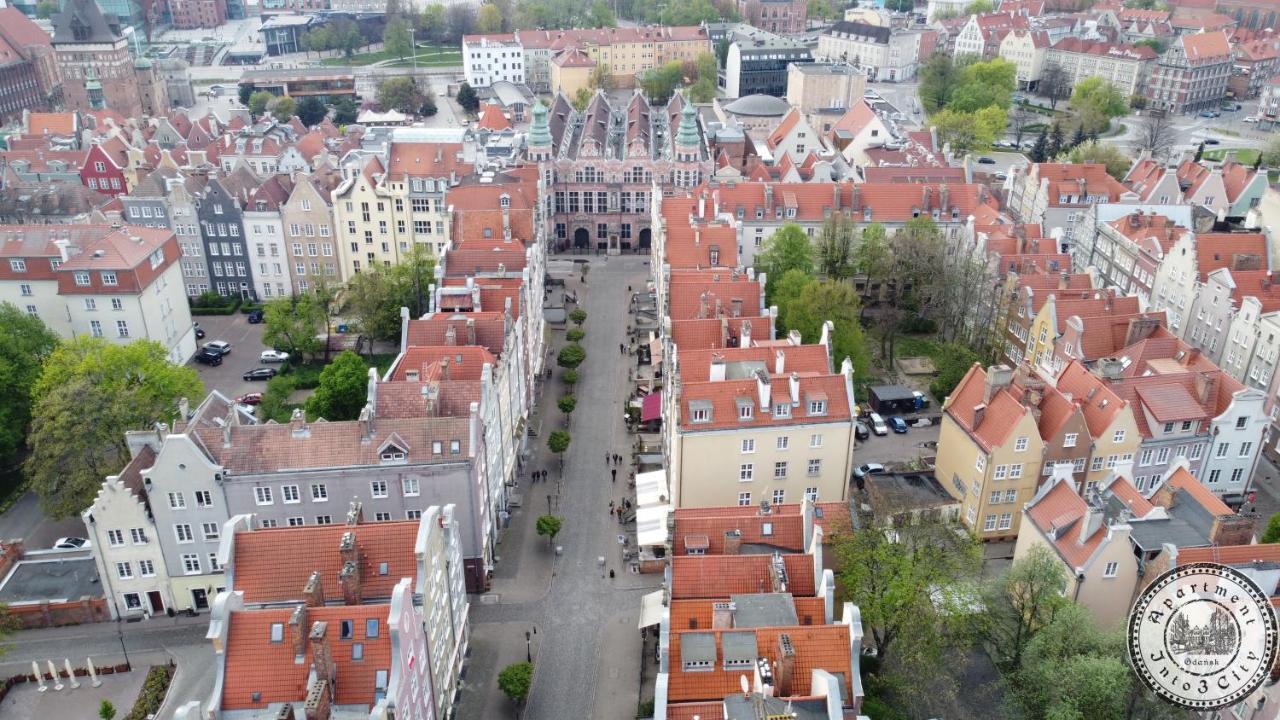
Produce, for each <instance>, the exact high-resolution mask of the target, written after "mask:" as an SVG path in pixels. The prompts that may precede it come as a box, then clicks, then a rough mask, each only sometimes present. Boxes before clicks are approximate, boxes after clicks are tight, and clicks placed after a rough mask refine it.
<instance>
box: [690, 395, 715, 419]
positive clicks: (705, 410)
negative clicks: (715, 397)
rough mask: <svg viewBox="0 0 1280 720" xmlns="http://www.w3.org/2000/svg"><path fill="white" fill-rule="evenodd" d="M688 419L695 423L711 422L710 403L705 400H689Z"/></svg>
mask: <svg viewBox="0 0 1280 720" xmlns="http://www.w3.org/2000/svg"><path fill="white" fill-rule="evenodd" d="M689 419H690V420H691V421H692V422H695V423H708V422H711V403H709V402H707V401H706V400H691V401H689Z"/></svg>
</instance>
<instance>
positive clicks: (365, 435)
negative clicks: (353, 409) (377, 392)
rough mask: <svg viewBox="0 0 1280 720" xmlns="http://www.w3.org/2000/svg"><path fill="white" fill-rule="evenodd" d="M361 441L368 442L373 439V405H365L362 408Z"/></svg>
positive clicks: (360, 420)
mask: <svg viewBox="0 0 1280 720" xmlns="http://www.w3.org/2000/svg"><path fill="white" fill-rule="evenodd" d="M359 422H360V442H361V443H364V444H368V442H369V441H370V440H372V439H373V406H372V405H367V404H366V405H365V406H364V407H362V408H360V419H359Z"/></svg>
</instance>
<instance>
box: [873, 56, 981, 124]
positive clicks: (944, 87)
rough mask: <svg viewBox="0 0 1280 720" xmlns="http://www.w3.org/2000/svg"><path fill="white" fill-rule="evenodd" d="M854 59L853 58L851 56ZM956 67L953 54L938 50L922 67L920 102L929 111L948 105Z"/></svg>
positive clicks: (919, 91) (935, 110)
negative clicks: (952, 57)
mask: <svg viewBox="0 0 1280 720" xmlns="http://www.w3.org/2000/svg"><path fill="white" fill-rule="evenodd" d="M849 59H852V58H849ZM955 76H956V68H955V63H954V62H952V60H951V56H950V55H948V54H946V53H944V52H936V53H934V54H933V55H930V56H929V59H928V60H926V61H925V63H924V67H922V68H920V89H919V90H918V93H919V96H920V103H921V105H923V106H924V110H925V112H927V113H930V114H932V113H934V112H937V111H938V110H941V109H942V108H943V107H944V106H946V104H947V101H948V100H950V99H951V90H952V88H953V87H954V86H955V83H956V77H955Z"/></svg>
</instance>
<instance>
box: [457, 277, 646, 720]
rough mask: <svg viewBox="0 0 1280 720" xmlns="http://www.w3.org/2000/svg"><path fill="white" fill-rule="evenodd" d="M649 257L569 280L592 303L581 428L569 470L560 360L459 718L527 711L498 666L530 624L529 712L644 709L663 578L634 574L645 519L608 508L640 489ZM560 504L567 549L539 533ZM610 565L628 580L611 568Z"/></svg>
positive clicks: (607, 716)
mask: <svg viewBox="0 0 1280 720" xmlns="http://www.w3.org/2000/svg"><path fill="white" fill-rule="evenodd" d="M646 260H647V257H646V256H634V257H625V256H624V257H613V258H609V259H608V261H607V262H606V261H605V260H604V259H603V258H599V257H596V258H592V260H591V269H590V271H589V273H588V275H587V282H586V287H585V288H584V287H581V286H580V283H579V281H578V279H577V276H576V275H575V276H573V278H571V279H569V280H568V281H567V287H566V289H567V290H575V289H576V290H577V291H578V297H579V300H580V306H581V307H582V308H583V309H584V310H586V311H587V313H588V318H587V321H586V324H585V325H584V329H585V330H586V337H585V338H584V339H583V341H582V345H583V347H584V348H585V349H586V351H587V360H586V362H585V363H584V364H583V365H582V367H581V368H579V375H580V379H579V381H578V384H577V387H576V389H575V394H576V395H577V398H578V406H577V410H576V411H575V412H574V413H573V419H572V424H571V426H570V428H569V430H570V433H571V434H572V438H573V440H572V442H571V443H570V446H569V450H568V452H566V453H565V457H564V471H563V475H562V474H561V473H560V471H559V461H558V460H557V459H556V458H555V457H554V456H553V455H551V454H550V453H549V452H548V451H547V450H546V437H547V436H548V435H549V434H550V433H551V431H552V430H555V429H559V428H561V427H562V426H563V421H562V414H561V413H560V411H559V410H558V409H557V408H556V399H557V398H558V397H559V396H560V395H561V394H562V393H563V388H562V385H561V384H560V375H561V372H562V371H561V370H560V369H559V368H554V376H555V379H554V380H552V381H550V382H549V384H548V385H547V386H545V387H544V388H543V391H542V396H541V399H540V401H539V405H538V408H537V411H536V416H535V417H534V418H533V419H532V420H531V426H532V427H534V428H538V437H536V438H531V439H530V447H531V451H532V455H533V459H532V461H531V462H530V463H528V464H527V465H526V467H525V473H524V474H523V475H524V476H523V477H522V478H521V480H520V489H519V492H520V493H521V494H522V495H523V507H522V508H520V509H519V510H517V511H516V512H515V513H514V514H513V517H512V520H511V524H510V527H509V528H508V529H507V530H506V531H505V533H504V535H503V537H502V539H501V541H500V545H499V547H498V555H499V557H500V561H499V562H498V567H497V570H496V571H495V577H494V583H493V589H492V592H490V593H489V594H487V595H484V596H480V597H477V598H474V599H473V603H472V606H471V622H472V625H473V628H474V630H473V635H472V641H471V647H472V654H471V659H470V665H469V668H468V671H467V676H466V680H465V683H464V686H463V693H462V700H461V703H460V707H459V710H458V717H461V718H486V719H487V718H502V717H512V718H514V717H515V716H516V708H515V706H514V705H512V704H511V703H510V702H508V701H507V700H506V698H504V697H503V696H502V694H501V692H500V691H499V690H498V687H497V674H498V671H499V670H501V668H502V667H505V666H506V665H508V664H510V663H513V662H518V661H521V660H524V659H525V657H526V652H527V650H526V641H525V633H526V632H529V633H530V643H529V650H528V651H531V652H532V655H533V658H534V664H535V670H534V680H533V689H532V691H531V693H530V697H529V700H528V704H527V707H526V709H525V712H524V714H523V717H524V718H527V719H528V720H542V719H544V718H545V719H547V720H550V719H552V718H557V719H558V718H564V717H582V718H586V717H590V718H598V719H600V720H611V719H613V718H617V719H618V720H624V719H627V718H634V717H635V713H636V706H637V703H638V701H639V699H640V698H639V694H640V687H639V683H640V652H641V649H640V648H641V638H640V633H639V631H638V629H637V627H636V625H637V621H638V619H639V615H640V598H641V596H642V595H644V594H645V593H646V592H651V591H652V590H654V589H657V588H658V587H659V586H660V585H661V576H657V575H633V574H630V573H626V572H624V568H623V565H622V563H621V559H620V547H619V545H618V542H617V536H618V534H619V533H622V532H627V533H633V532H634V528H633V527H630V526H628V527H627V528H625V529H624V528H623V526H621V525H619V524H618V521H617V520H616V519H615V518H614V517H613V516H612V515H611V514H610V513H609V512H608V511H609V501H610V499H612V500H614V501H620V500H621V499H622V498H623V497H625V496H627V495H628V494H629V493H631V492H632V491H631V490H630V488H628V486H627V483H626V481H625V478H626V477H627V476H628V475H629V471H630V468H629V467H628V466H627V463H628V462H629V461H630V458H631V452H630V450H631V447H630V442H631V440H630V436H629V435H628V434H627V431H626V426H625V424H624V423H623V409H624V403H625V401H626V392H627V388H628V385H629V380H628V368H629V364H630V363H631V362H633V360H632V359H631V358H630V357H626V358H624V357H622V356H621V355H620V354H619V352H618V346H619V343H622V342H624V341H625V339H626V338H625V328H626V326H627V325H628V324H629V322H630V318H629V316H628V297H629V296H628V293H627V292H626V290H625V288H626V286H627V285H631V286H632V287H635V288H640V287H643V286H644V284H645V282H646V280H647V273H648V266H647V264H646V263H645V261H646ZM552 335H553V338H552V342H551V343H550V344H549V345H550V349H549V351H548V357H549V358H550V360H549V364H550V365H551V366H553V367H554V362H555V360H554V358H555V355H556V353H557V352H558V351H559V348H560V347H561V346H562V345H563V344H564V332H563V331H562V330H553V331H552ZM606 453H617V454H618V455H621V456H622V457H623V458H625V459H624V462H623V465H622V466H621V467H619V469H618V475H619V476H621V478H622V479H620V480H619V481H618V482H617V483H616V484H615V483H613V482H611V480H610V473H609V466H607V465H606V464H605V454H606ZM530 470H547V471H548V477H549V479H548V481H547V482H546V483H545V484H543V483H539V484H537V485H534V486H532V487H530V486H529V484H528V479H527V477H528V471H530ZM548 495H550V496H551V498H550V500H548V497H547V496H548ZM548 505H550V506H551V511H552V512H553V513H554V514H555V515H558V516H559V517H561V518H562V519H563V520H564V527H563V529H562V530H561V532H560V534H559V535H558V536H557V537H556V540H555V544H556V545H558V546H560V547H562V548H563V554H562V555H561V556H559V557H556V556H555V553H554V551H553V548H552V547H551V546H550V545H549V544H548V542H547V540H546V538H544V537H539V536H538V535H537V534H536V532H535V531H534V521H535V520H536V519H537V517H538V516H539V515H541V514H544V513H545V512H546V511H547V507H548ZM601 557H603V558H604V559H605V567H604V568H603V569H602V568H601V566H600V565H599V558H601ZM609 570H613V571H614V572H615V573H616V578H613V579H610V578H609V577H608V572H609ZM535 630H536V633H535V632H534V631H535Z"/></svg>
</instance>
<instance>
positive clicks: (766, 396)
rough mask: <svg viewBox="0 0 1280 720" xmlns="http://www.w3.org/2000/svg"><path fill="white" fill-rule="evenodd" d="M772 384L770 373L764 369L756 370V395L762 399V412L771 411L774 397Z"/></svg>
mask: <svg viewBox="0 0 1280 720" xmlns="http://www.w3.org/2000/svg"><path fill="white" fill-rule="evenodd" d="M772 390H773V388H772V386H771V385H770V383H769V373H767V372H765V371H764V370H763V369H761V370H757V371H756V397H757V398H758V399H759V401H760V414H761V415H763V414H764V413H766V412H768V411H769V407H770V403H771V401H772V398H771V397H770V396H771V395H772Z"/></svg>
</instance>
